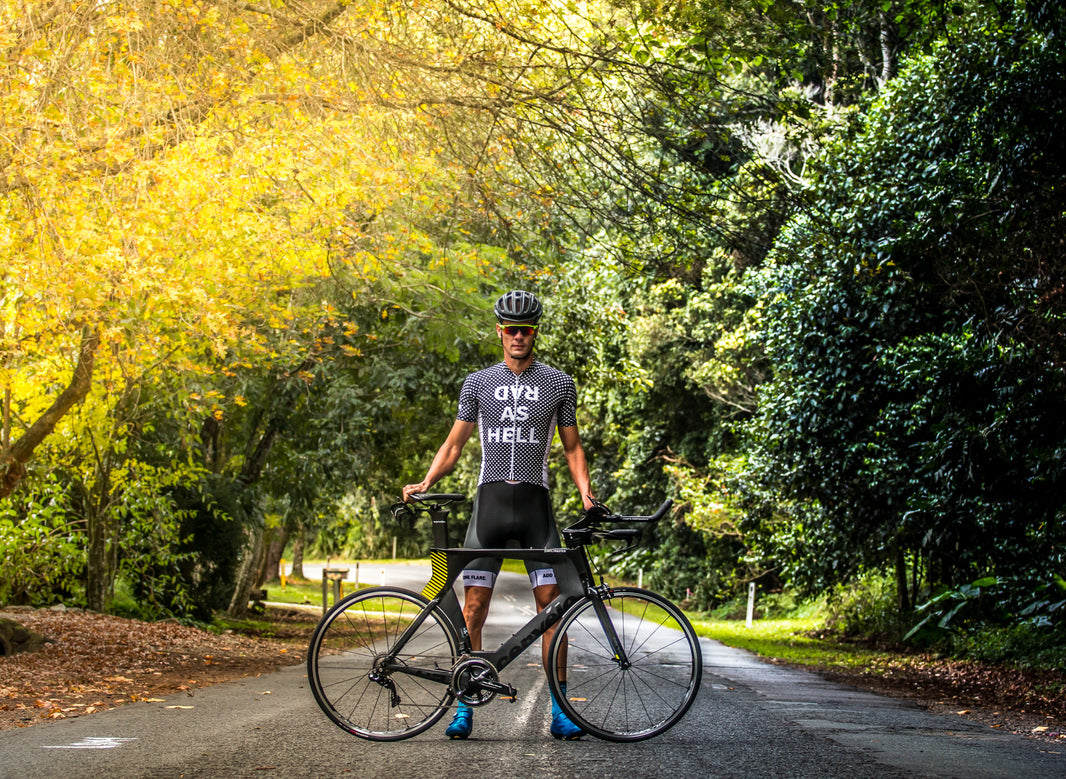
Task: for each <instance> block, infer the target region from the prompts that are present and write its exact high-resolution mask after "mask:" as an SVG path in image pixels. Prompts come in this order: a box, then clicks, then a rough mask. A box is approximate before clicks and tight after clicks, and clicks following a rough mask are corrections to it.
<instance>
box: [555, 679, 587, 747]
mask: <svg viewBox="0 0 1066 779" xmlns="http://www.w3.org/2000/svg"><path fill="white" fill-rule="evenodd" d="M559 690H560V692H562V694H563V695H564V696H565V695H566V682H563V683H562V684H560V685H559ZM551 699H552V726H551V733H552V735H553V736H554V737H555V738H561V739H562V740H563V741H575V740H577V739H579V738H581V737H582V736H583V735H585V731H584V730H582V729H581V728H579V727H578V726H577V725H575V724H574V723H573V722H571V721H570V718H569V717H568V716H566V715H565V714H564V713H563V709H562V707H561V706H560V705H559V701H557V700H555V695H554V694H552V696H551Z"/></svg>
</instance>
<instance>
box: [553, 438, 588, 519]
mask: <svg viewBox="0 0 1066 779" xmlns="http://www.w3.org/2000/svg"><path fill="white" fill-rule="evenodd" d="M559 440H560V441H562V442H563V452H564V453H565V454H566V465H567V467H568V468H569V469H570V478H572V479H573V480H574V484H575V485H576V486H577V491H578V493H579V494H580V495H581V502H582V503H583V504H584V506H585V508H586V509H590V508H592V485H591V484H590V481H589V464H588V461H587V460H586V459H585V449H584V447H582V446H581V435H580V434H579V433H578V432H577V425H573V426H572V427H560V428H559Z"/></svg>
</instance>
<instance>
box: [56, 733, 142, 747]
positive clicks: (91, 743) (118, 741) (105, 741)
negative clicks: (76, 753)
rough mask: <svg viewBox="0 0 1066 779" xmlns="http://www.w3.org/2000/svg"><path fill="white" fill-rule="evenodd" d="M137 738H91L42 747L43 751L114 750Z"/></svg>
mask: <svg viewBox="0 0 1066 779" xmlns="http://www.w3.org/2000/svg"><path fill="white" fill-rule="evenodd" d="M136 740H137V739H135V738H116V737H114V736H89V737H88V738H83V739H82V740H81V741H75V742H74V743H73V744H56V745H51V746H46V745H43V744H42V745H41V749H114V748H115V747H119V746H122V745H123V744H124V743H125V742H127V741H136Z"/></svg>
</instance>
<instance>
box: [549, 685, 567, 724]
mask: <svg viewBox="0 0 1066 779" xmlns="http://www.w3.org/2000/svg"><path fill="white" fill-rule="evenodd" d="M559 689H560V691H561V692H562V693H563V695H564V696H565V695H566V682H563V683H562V684H560V685H559ZM562 713H563V710H562V708H561V707H560V706H559V701H557V700H555V694H554V693H552V717H553V718H554V717H558V716H559V715H560V714H562Z"/></svg>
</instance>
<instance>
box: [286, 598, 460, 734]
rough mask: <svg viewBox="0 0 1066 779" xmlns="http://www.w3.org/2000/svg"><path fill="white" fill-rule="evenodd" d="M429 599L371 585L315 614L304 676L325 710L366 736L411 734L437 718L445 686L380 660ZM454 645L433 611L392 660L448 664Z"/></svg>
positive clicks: (447, 696)
mask: <svg viewBox="0 0 1066 779" xmlns="http://www.w3.org/2000/svg"><path fill="white" fill-rule="evenodd" d="M428 604H429V601H428V600H426V599H425V598H424V597H422V596H421V595H418V594H416V593H413V592H409V591H407V590H403V589H398V588H392V587H374V588H371V589H368V590H361V591H359V592H356V593H353V594H352V595H349V596H348V597H346V598H344V599H343V600H341V601H340V602H339V603H338V604H337V605H336V606H334V607H333V608H332V609H331V610H330V611H329V612H328V613H327V614H326V616H325V617H323V618H322V621H321V622H320V623H319V624H318V627H317V628H316V629H315V632H314V635H313V636H312V637H311V645H310V647H309V650H308V655H307V678H308V680H309V681H310V684H311V691H312V692H313V693H314V696H315V700H316V701H317V702H318V705H319V706H320V707H321V708H322V711H324V712H325V713H326V716H328V717H329V718H330V719H331V720H333V721H334V722H335V723H336V724H337V725H339V726H340V727H341V728H343V729H344V730H347V731H348V732H349V733H353V734H355V735H356V736H359V737H361V738H367V739H371V740H373V741H398V740H400V739H404V738H410V737H411V736H414V735H417V734H418V733H421V732H422V731H424V730H426V729H427V728H429V727H430V726H432V725H433V724H434V723H435V722H436V721H437V720H439V719H440V718H441V715H443V714H444V712H445V711H446V710H447V706H448V704H449V703H450V702H451V694H450V693H449V691H448V685H447V684H438V683H436V682H433V681H430V680H427V679H420V678H418V677H416V676H411V675H408V674H405V673H401V672H395V671H393V672H389V671H388V670H387V669H385V668H384V667H383V666H382V665H381V661H382V660H383V659H384V658H385V657H386V656H387V655H388V654H389V653H391V652H393V651H394V650H395V649H396V642H397V640H398V639H399V638H400V637H401V636H402V635H403V633H404V631H405V630H406V629H407V627H408V626H409V625H410V624H411V623H412V622H413V620H414V618H415V617H417V616H418V614H419V613H421V612H422V610H423V609H425V607H426V606H427V605H428ZM458 651H459V641H458V638H457V637H456V634H455V629H454V628H453V627H452V624H451V622H450V621H449V620H448V618H447V617H445V616H444V615H443V614H442V613H440V612H438V611H436V610H434V611H432V612H430V613H429V614H428V615H427V617H426V620H425V621H424V622H423V623H422V624H421V625H420V626H419V628H418V630H417V631H416V632H415V633H414V635H412V636H411V637H410V638H409V639H408V640H407V641H406V642H405V643H404V644H403V646H401V647H399V650H398V651H397V652H396V654H395V655H394V656H393V658H394V664H395V663H401V664H404V665H409V666H417V667H420V668H442V669H450V668H451V667H452V666H453V665H454V663H455V659H456V656H457V654H458ZM394 693H395V695H394Z"/></svg>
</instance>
